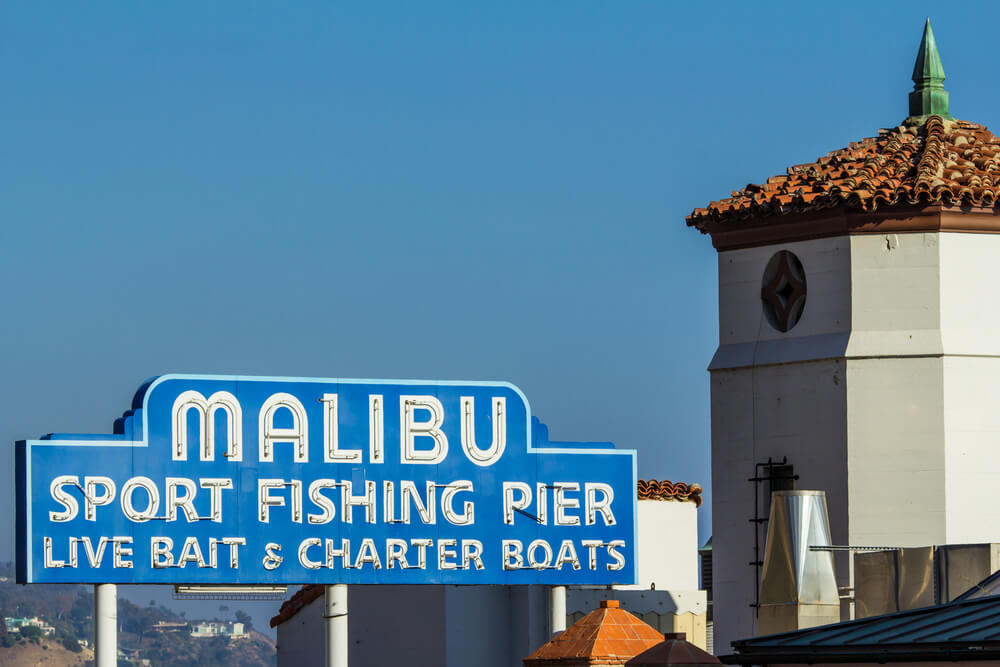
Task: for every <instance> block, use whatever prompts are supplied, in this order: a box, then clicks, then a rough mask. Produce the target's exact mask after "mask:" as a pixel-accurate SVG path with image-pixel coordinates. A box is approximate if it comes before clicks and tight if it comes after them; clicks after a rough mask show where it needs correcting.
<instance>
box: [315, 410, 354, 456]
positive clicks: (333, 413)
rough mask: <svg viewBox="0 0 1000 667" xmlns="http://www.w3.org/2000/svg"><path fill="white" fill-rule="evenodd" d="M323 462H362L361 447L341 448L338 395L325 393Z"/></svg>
mask: <svg viewBox="0 0 1000 667" xmlns="http://www.w3.org/2000/svg"><path fill="white" fill-rule="evenodd" d="M319 400H320V401H321V402H322V403H323V445H324V446H323V462H324V463H361V450H360V449H340V447H339V441H340V438H339V433H340V427H339V424H338V423H337V395H336V394H323V398H321V399H319Z"/></svg>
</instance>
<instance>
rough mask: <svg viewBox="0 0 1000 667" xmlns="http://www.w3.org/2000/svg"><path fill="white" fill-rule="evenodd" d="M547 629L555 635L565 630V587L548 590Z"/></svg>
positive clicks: (554, 587)
mask: <svg viewBox="0 0 1000 667" xmlns="http://www.w3.org/2000/svg"><path fill="white" fill-rule="evenodd" d="M549 628H550V629H551V634H552V635H556V634H558V633H560V632H563V631H565V630H566V587H565V586H553V587H552V588H551V589H549Z"/></svg>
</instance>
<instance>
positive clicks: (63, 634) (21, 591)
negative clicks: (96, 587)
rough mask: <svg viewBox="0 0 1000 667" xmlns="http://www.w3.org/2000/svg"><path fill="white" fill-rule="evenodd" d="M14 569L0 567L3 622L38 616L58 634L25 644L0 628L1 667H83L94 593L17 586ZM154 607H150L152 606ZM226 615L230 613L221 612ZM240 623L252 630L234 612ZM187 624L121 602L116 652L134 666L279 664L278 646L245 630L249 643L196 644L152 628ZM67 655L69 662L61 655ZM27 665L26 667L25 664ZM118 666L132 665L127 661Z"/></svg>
mask: <svg viewBox="0 0 1000 667" xmlns="http://www.w3.org/2000/svg"><path fill="white" fill-rule="evenodd" d="M12 577H13V574H12V568H11V564H10V563H0V617H31V616H37V617H38V618H40V619H42V620H43V621H45V622H46V623H48V624H49V625H51V626H52V627H54V628H55V633H54V634H53V635H51V636H49V637H35V638H30V639H25V638H23V637H21V636H20V635H19V634H17V633H11V634H10V635H7V632H6V627H5V626H4V625H3V624H2V623H0V666H6V665H17V666H20V665H22V664H32V665H33V664H36V663H38V662H39V661H40V660H42V659H43V658H44V663H45V664H51V665H53V666H54V667H62V666H63V665H82V664H84V661H86V660H92V659H93V654H92V653H90V652H89V651H86V650H85V649H84V648H83V647H82V646H79V644H78V642H77V640H86V641H87V642H90V641H92V638H93V634H94V625H93V610H94V598H93V587H91V586H79V585H62V584H32V585H28V586H19V585H17V584H15V583H13V580H12ZM4 579H6V580H4ZM151 602H152V601H151ZM223 609H224V610H225V611H228V610H229V609H228V607H225V606H223V607H221V608H220V610H223ZM235 613H236V615H237V616H238V617H239V620H241V621H243V622H244V623H245V624H247V625H248V624H249V617H248V616H247V615H246V614H244V613H243V612H242V611H240V610H236V612H235ZM184 620H185V619H184V618H182V617H181V616H180V615H178V614H175V613H174V612H172V611H170V610H169V609H166V608H165V607H162V606H154V605H152V604H150V606H148V607H140V606H138V605H135V604H132V603H131V602H129V601H128V600H125V599H123V598H121V597H119V599H118V624H119V632H118V647H119V649H121V650H122V651H124V652H125V654H126V655H128V656H129V657H130V658H132V659H133V660H138V659H147V660H149V661H150V663H151V664H152V665H154V666H156V667H160V666H162V667H173V666H175V665H176V666H178V667H180V666H182V665H183V666H187V665H192V664H197V665H241V666H242V665H248V666H251V667H256V666H260V667H270V666H271V665H274V664H275V646H274V642H273V641H272V640H271V639H269V638H268V637H265V636H264V635H261V634H260V633H258V632H256V631H253V630H251V629H250V628H249V627H248V628H247V629H248V630H249V632H248V633H247V636H246V637H243V638H237V639H230V638H228V637H210V638H196V637H192V636H191V635H190V629H189V628H184V629H182V630H179V631H172V632H161V631H159V630H156V629H155V628H154V626H156V625H157V623H159V622H161V621H163V622H168V623H181V622H184ZM63 654H65V656H64V655H63ZM24 661H27V662H24ZM118 664H119V665H129V664H132V663H130V662H129V661H127V660H122V661H119V663H118Z"/></svg>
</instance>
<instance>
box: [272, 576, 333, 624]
mask: <svg viewBox="0 0 1000 667" xmlns="http://www.w3.org/2000/svg"><path fill="white" fill-rule="evenodd" d="M325 591H326V586H324V585H323V584H305V585H304V586H303V587H302V588H300V589H299V590H297V591H295V594H294V595H292V597H290V598H288V599H287V600H285V601H284V602H282V603H281V608H280V609H279V610H278V615H277V616H274V617H272V618H271V624H270V625H271V627H272V628H275V627H277V626H279V625H281V624H282V623H284V622H285V621H287V620H289V619H290V618H292V617H293V616H295V614H297V613H299V611H300V610H301V609H302V608H303V607H305V606H306V605H308V604H309V603H310V602H312V601H313V600H315V599H316V598H318V597H322V595H323V593H324V592H325Z"/></svg>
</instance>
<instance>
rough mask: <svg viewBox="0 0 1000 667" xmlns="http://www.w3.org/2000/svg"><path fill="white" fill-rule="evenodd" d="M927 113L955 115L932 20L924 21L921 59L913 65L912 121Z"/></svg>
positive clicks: (919, 54) (932, 114) (918, 55)
mask: <svg viewBox="0 0 1000 667" xmlns="http://www.w3.org/2000/svg"><path fill="white" fill-rule="evenodd" d="M927 116H943V117H944V118H951V114H949V113H948V91H946V90H945V89H944V66H943V65H941V55H940V54H939V53H938V49H937V43H936V42H935V41H934V32H933V31H932V30H931V20H930V19H929V18H928V19H927V23H925V24H924V36H923V38H922V39H921V40H920V50H919V51H918V52H917V62H916V63H914V65H913V92H912V93H910V117H909V118H907V120H908V121H922V120H924V119H926V118H927Z"/></svg>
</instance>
